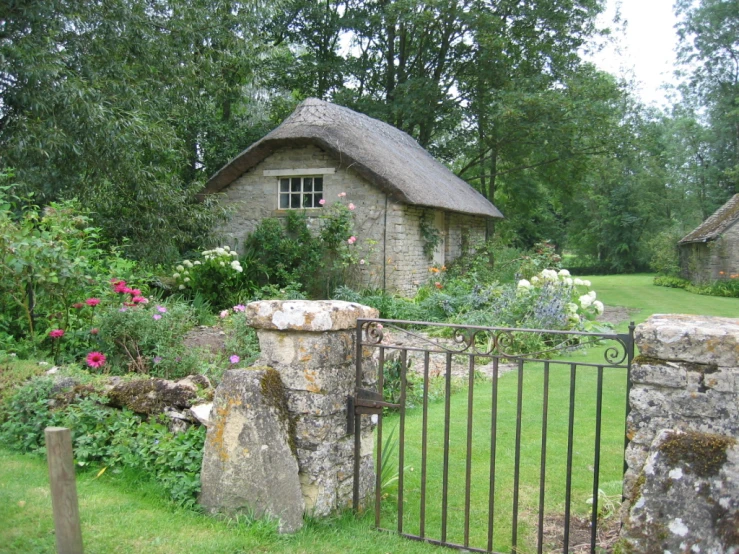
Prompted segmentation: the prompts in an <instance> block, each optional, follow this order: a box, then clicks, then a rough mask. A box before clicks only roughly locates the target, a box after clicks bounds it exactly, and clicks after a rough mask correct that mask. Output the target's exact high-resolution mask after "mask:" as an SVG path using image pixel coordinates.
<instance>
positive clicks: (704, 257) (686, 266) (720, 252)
mask: <svg viewBox="0 0 739 554" xmlns="http://www.w3.org/2000/svg"><path fill="white" fill-rule="evenodd" d="M680 266H681V270H682V276H683V278H685V279H690V280H691V281H693V282H694V283H710V282H711V281H717V280H721V279H731V278H732V275H735V276H739V222H737V223H734V224H733V225H732V226H731V227H729V228H728V229H727V230H726V231H724V233H723V234H722V235H721V237H719V238H718V239H716V240H714V241H709V242H705V243H691V244H685V245H682V246H681V247H680ZM737 278H739V277H734V279H737Z"/></svg>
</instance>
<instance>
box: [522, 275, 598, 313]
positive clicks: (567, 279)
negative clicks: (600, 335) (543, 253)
mask: <svg viewBox="0 0 739 554" xmlns="http://www.w3.org/2000/svg"><path fill="white" fill-rule="evenodd" d="M545 285H550V286H551V285H555V286H567V287H588V288H589V287H590V286H591V283H590V281H588V280H587V279H580V278H579V277H575V278H574V279H573V278H572V276H571V275H570V272H569V271H567V270H566V269H560V270H559V271H556V270H554V269H544V270H542V271H541V272H540V273H539V274H538V275H534V276H533V277H531V280H529V279H521V280H520V281H518V286H517V289H518V291H519V294H521V295H529V294H531V293H532V292H533V291H534V290H535V288H536V287H542V286H545ZM571 294H572V301H571V302H569V303H567V304H566V305H565V312H566V313H567V319H568V321H570V322H572V323H573V324H577V323H579V322H580V320H581V317H586V318H587V319H593V318H594V317H595V316H598V315H601V314H602V313H603V311H604V309H605V307H604V306H603V302H601V301H600V300H596V294H595V291H592V290H591V291H589V292H588V293H586V294H583V295H582V296H579V297H578V296H577V295H578V292H577V289H571ZM576 298H577V302H575V299H576Z"/></svg>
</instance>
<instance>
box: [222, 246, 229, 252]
mask: <svg viewBox="0 0 739 554" xmlns="http://www.w3.org/2000/svg"><path fill="white" fill-rule="evenodd" d="M223 249H224V250H225V251H226V252H228V251H229V250H231V247H230V246H224V247H223Z"/></svg>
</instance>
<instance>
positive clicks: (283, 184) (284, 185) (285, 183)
mask: <svg viewBox="0 0 739 554" xmlns="http://www.w3.org/2000/svg"><path fill="white" fill-rule="evenodd" d="M280 192H290V179H280Z"/></svg>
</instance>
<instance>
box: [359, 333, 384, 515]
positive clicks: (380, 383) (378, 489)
mask: <svg viewBox="0 0 739 554" xmlns="http://www.w3.org/2000/svg"><path fill="white" fill-rule="evenodd" d="M384 367H385V348H384V347H382V346H381V347H380V357H379V360H378V366H377V390H384V386H385V383H384V379H385V375H384V373H385V372H384V371H383V368H384ZM377 463H378V464H382V414H380V416H379V417H378V418H377ZM379 469H380V470H378V471H376V472H375V527H379V526H380V501H381V500H382V471H381V470H382V467H380V468H379ZM355 475H356V474H355Z"/></svg>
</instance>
